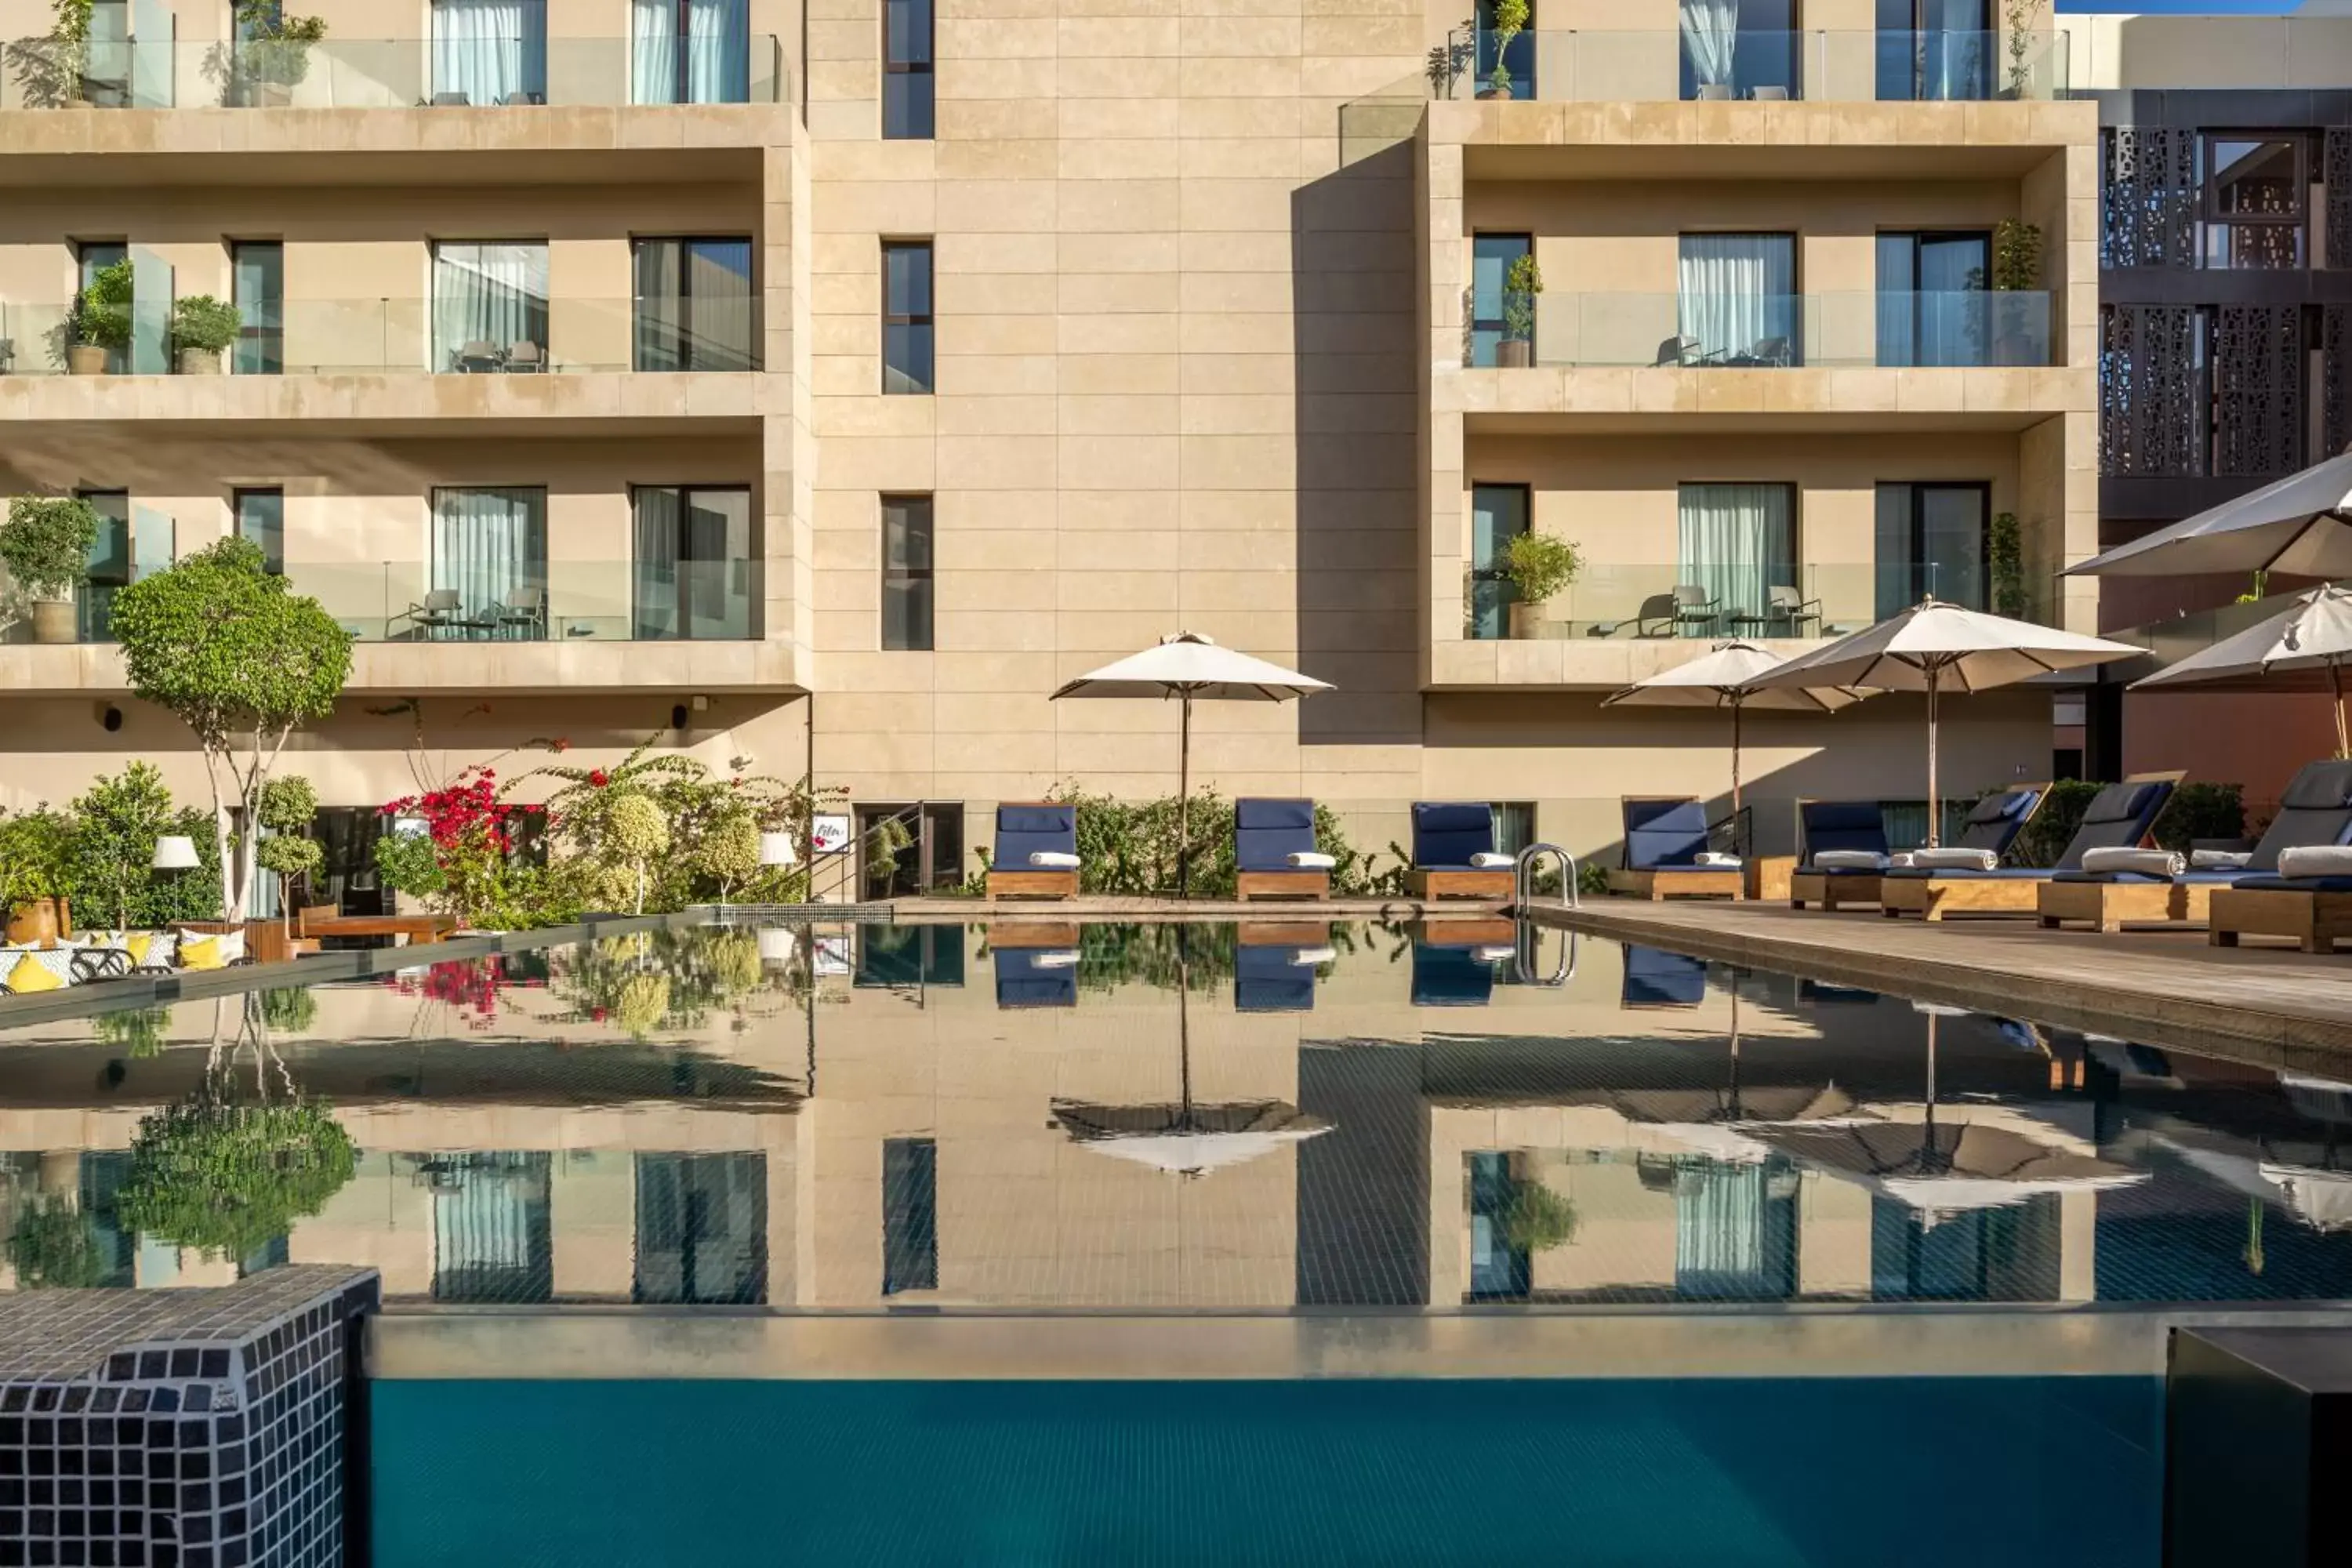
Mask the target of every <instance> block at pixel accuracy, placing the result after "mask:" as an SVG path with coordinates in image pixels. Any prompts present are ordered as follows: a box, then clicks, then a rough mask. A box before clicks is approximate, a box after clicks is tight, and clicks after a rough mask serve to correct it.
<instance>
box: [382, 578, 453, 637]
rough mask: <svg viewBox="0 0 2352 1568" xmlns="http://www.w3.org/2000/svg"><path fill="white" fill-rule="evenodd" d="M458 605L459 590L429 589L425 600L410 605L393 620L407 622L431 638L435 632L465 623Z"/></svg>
mask: <svg viewBox="0 0 2352 1568" xmlns="http://www.w3.org/2000/svg"><path fill="white" fill-rule="evenodd" d="M458 605H459V601H458V598H457V589H455V588H433V589H428V590H427V591H426V593H425V597H424V598H423V599H421V600H419V601H417V602H416V603H415V604H413V605H409V606H408V608H407V609H406V610H405V611H404V612H403V613H402V614H401V615H399V616H394V617H393V618H394V619H395V620H405V621H407V622H408V624H409V625H410V626H411V627H413V628H415V630H418V631H422V632H424V633H425V634H426V635H428V636H430V635H431V634H432V633H434V632H436V631H446V630H448V629H449V628H450V627H452V626H460V625H462V624H463V623H464V619H465V617H464V615H463V613H462V611H461V610H460V609H459V607H458Z"/></svg>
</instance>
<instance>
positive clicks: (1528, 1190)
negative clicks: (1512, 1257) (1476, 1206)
mask: <svg viewBox="0 0 2352 1568" xmlns="http://www.w3.org/2000/svg"><path fill="white" fill-rule="evenodd" d="M1577 1224H1578V1221H1577V1215H1576V1205H1574V1204H1572V1203H1570V1202H1569V1201H1568V1200H1567V1199H1566V1198H1564V1197H1561V1196H1560V1195H1559V1194H1558V1193H1556V1192H1553V1191H1552V1190H1551V1189H1550V1188H1549V1187H1547V1186H1545V1185H1544V1184H1542V1183H1541V1182H1520V1183H1518V1184H1517V1185H1516V1187H1515V1189H1514V1190H1513V1192H1512V1194H1511V1198H1510V1203H1509V1205H1507V1207H1506V1208H1505V1209H1504V1211H1503V1235H1504V1237H1505V1238H1506V1239H1507V1240H1508V1241H1509V1242H1510V1244H1511V1246H1512V1247H1513V1248H1514V1249H1516V1250H1517V1251H1520V1252H1530V1253H1533V1252H1549V1251H1550V1250H1551V1249H1552V1248H1553V1247H1565V1246H1567V1245H1568V1244H1569V1243H1570V1242H1571V1241H1573V1240H1575V1239H1576V1227H1577Z"/></svg>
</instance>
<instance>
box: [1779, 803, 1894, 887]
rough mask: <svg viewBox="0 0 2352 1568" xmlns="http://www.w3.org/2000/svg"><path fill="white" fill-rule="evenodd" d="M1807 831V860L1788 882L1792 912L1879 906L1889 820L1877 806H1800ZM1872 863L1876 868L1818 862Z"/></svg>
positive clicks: (1833, 804) (1819, 804) (1834, 804)
mask: <svg viewBox="0 0 2352 1568" xmlns="http://www.w3.org/2000/svg"><path fill="white" fill-rule="evenodd" d="M1797 820H1798V822H1799V823H1800V824H1801V826H1802V827H1803V830H1804V840H1803V842H1802V843H1801V845H1800V846H1799V847H1800V848H1801V849H1802V850H1803V851H1804V858H1803V860H1802V861H1801V863H1800V864H1799V865H1798V868H1797V869H1796V870H1795V871H1794V872H1792V873H1790V877H1789V907H1790V909H1792V910H1801V909H1803V908H1804V907H1805V906H1806V905H1808V904H1819V905H1821V907H1822V909H1824V910H1840V909H1862V908H1864V907H1873V906H1875V905H1876V904H1877V902H1878V877H1879V873H1880V872H1882V871H1884V870H1885V869H1886V817H1885V814H1884V813H1883V812H1881V811H1880V810H1879V808H1878V803H1877V802H1876V801H1874V800H1808V801H1801V802H1799V803H1798V805H1797ZM1822 855H1831V856H1837V857H1849V856H1851V857H1856V858H1857V860H1856V861H1855V863H1853V864H1848V865H1841V866H1824V865H1822V864H1821V863H1820V862H1819V860H1818V859H1817V858H1816V857H1819V856H1822ZM1863 856H1868V857H1871V858H1872V859H1873V861H1874V863H1873V864H1869V865H1864V864H1861V863H1859V860H1858V858H1859V857H1863Z"/></svg>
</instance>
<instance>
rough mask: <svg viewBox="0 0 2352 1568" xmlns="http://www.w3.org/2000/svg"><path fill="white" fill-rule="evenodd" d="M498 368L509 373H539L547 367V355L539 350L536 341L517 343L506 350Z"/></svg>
mask: <svg viewBox="0 0 2352 1568" xmlns="http://www.w3.org/2000/svg"><path fill="white" fill-rule="evenodd" d="M500 368H501V369H503V370H504V371H505V372H506V373H507V374H509V375H522V374H541V373H543V372H545V370H546V369H547V356H546V355H545V354H543V353H540V352H539V345H538V344H537V343H517V344H515V345H514V346H513V347H512V348H510V349H509V350H507V356H506V361H505V363H504V364H502V365H501V366H500Z"/></svg>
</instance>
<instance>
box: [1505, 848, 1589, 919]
mask: <svg viewBox="0 0 2352 1568" xmlns="http://www.w3.org/2000/svg"><path fill="white" fill-rule="evenodd" d="M1546 855H1550V856H1555V857H1557V858H1559V891H1560V903H1561V905H1562V907H1564V908H1567V909H1571V910H1573V909H1579V908H1581V907H1582V906H1581V905H1580V904H1579V902H1578V901H1577V899H1578V894H1577V887H1576V877H1577V871H1576V857H1575V856H1573V855H1571V854H1570V853H1569V852H1568V851H1567V850H1565V849H1562V848H1561V847H1559V845H1557V844H1530V845H1528V847H1526V848H1525V849H1522V850H1520V851H1519V856H1518V858H1517V860H1515V861H1513V862H1512V863H1511V902H1512V903H1513V904H1515V905H1517V906H1519V907H1521V908H1524V907H1526V906H1527V905H1528V903H1529V902H1530V901H1532V900H1533V899H1534V898H1535V891H1536V877H1535V863H1536V861H1537V860H1538V858H1541V857H1543V856H1546Z"/></svg>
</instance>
